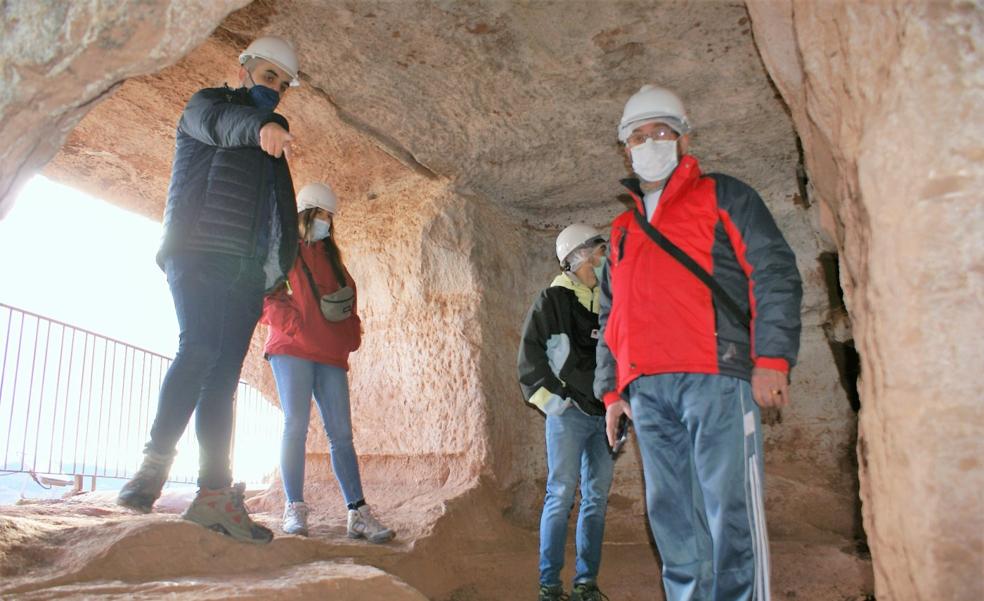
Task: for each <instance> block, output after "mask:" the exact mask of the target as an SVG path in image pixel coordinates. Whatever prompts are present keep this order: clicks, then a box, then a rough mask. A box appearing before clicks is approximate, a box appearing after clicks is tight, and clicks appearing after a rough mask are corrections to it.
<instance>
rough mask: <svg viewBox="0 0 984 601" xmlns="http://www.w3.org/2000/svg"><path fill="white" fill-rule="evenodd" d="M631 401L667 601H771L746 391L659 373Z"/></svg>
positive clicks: (728, 381)
mask: <svg viewBox="0 0 984 601" xmlns="http://www.w3.org/2000/svg"><path fill="white" fill-rule="evenodd" d="M629 396H630V403H631V405H632V416H633V425H634V427H635V431H636V436H637V438H638V442H639V449H640V451H641V455H642V466H643V472H644V475H645V481H646V508H647V511H648V513H649V524H650V526H651V527H652V531H653V535H654V536H655V538H656V546H657V547H658V548H659V554H660V556H661V557H662V560H663V587H664V589H665V590H666V599H667V601H725V600H726V601H752V600H759V599H767V598H768V586H769V554H768V535H767V534H766V530H765V513H764V506H763V502H762V470H763V464H762V432H761V428H760V425H759V409H758V406H757V405H756V404H755V402H754V401H753V400H752V394H751V386H750V385H749V383H748V382H746V381H745V380H741V379H738V378H732V377H729V376H719V375H708V374H684V373H671V374H660V375H655V376H643V377H641V378H639V379H637V380H635V381H634V382H633V383H632V384H630V385H629Z"/></svg>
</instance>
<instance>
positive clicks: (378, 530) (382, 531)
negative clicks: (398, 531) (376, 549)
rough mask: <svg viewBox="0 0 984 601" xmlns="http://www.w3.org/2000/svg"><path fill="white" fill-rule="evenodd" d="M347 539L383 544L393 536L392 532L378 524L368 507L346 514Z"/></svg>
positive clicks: (351, 510)
mask: <svg viewBox="0 0 984 601" xmlns="http://www.w3.org/2000/svg"><path fill="white" fill-rule="evenodd" d="M348 535H349V538H365V539H366V540H368V541H369V542H371V543H385V542H386V541H388V540H391V539H392V538H393V536H394V534H393V531H392V530H390V529H389V528H387V527H386V526H383V525H382V524H380V523H379V520H377V519H376V518H375V517H374V516H373V515H372V511H370V509H369V506H368V505H363V506H362V507H359V508H358V509H349V512H348Z"/></svg>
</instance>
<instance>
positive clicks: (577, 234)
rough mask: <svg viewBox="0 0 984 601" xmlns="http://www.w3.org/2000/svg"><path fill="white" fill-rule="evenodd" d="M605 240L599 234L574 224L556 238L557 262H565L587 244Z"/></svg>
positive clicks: (586, 227) (591, 229)
mask: <svg viewBox="0 0 984 601" xmlns="http://www.w3.org/2000/svg"><path fill="white" fill-rule="evenodd" d="M604 241H605V238H604V237H603V236H602V235H601V232H599V231H598V230H596V229H595V228H593V227H591V226H590V225H585V224H583V223H574V224H571V225H569V226H567V227H565V228H564V231H562V232H560V235H559V236H557V260H558V261H560V263H561V264H564V263H566V262H567V258H568V257H569V256H570V254H571V253H572V252H574V251H575V250H577V249H579V248H581V247H583V246H586V245H588V244H591V245H594V244H596V243H601V242H604Z"/></svg>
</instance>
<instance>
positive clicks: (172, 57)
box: [0, 0, 248, 218]
mask: <svg viewBox="0 0 984 601" xmlns="http://www.w3.org/2000/svg"><path fill="white" fill-rule="evenodd" d="M247 2H248V0H222V1H220V2H212V1H208V0H206V1H202V0H173V1H171V2H165V1H158V2H141V3H107V2H97V1H94V0H93V1H82V2H56V3H47V2H5V3H4V4H3V25H2V29H0V137H2V138H3V139H4V140H6V143H5V144H4V145H3V147H2V148H0V218H2V217H3V216H4V215H6V213H7V211H8V210H9V208H10V206H11V204H10V203H11V202H13V198H14V196H15V194H16V193H17V191H18V190H19V188H20V186H21V185H22V184H23V183H24V182H25V181H26V179H27V178H28V177H29V176H30V175H32V174H33V173H34V172H35V171H37V170H38V169H40V168H41V167H43V166H44V165H45V164H46V163H47V162H48V161H49V160H50V159H51V158H52V157H53V156H54V155H55V153H56V152H58V150H59V148H61V146H62V144H63V142H64V141H65V137H66V136H67V135H68V133H69V132H70V131H71V130H72V128H73V127H75V126H76V125H77V124H78V123H79V121H80V120H81V119H82V118H83V117H84V116H85V115H86V113H88V112H89V111H90V110H91V109H92V107H93V106H95V105H96V104H98V103H99V102H100V101H102V100H104V99H105V98H107V97H108V96H109V95H110V94H111V93H112V92H113V91H114V90H115V89H117V88H118V87H119V86H120V84H122V83H123V81H125V80H126V79H127V78H130V77H134V76H138V75H145V74H148V73H154V72H156V71H159V70H161V69H163V68H165V67H167V66H168V65H170V64H172V63H174V62H175V61H176V60H178V59H179V58H181V57H182V56H184V55H185V54H186V53H187V52H188V51H189V50H191V49H192V48H194V47H195V46H198V45H199V44H201V43H202V42H203V41H204V40H205V38H206V37H207V36H208V35H209V34H210V33H211V32H212V30H213V29H215V26H216V25H217V24H218V23H219V21H221V20H222V18H223V17H225V16H226V15H227V14H229V12H230V11H232V10H234V9H236V8H239V7H241V6H243V5H245V4H246V3H247Z"/></svg>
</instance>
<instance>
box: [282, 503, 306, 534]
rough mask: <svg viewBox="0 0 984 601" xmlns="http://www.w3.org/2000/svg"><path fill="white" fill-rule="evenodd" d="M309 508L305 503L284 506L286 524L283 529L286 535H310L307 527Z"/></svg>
mask: <svg viewBox="0 0 984 601" xmlns="http://www.w3.org/2000/svg"><path fill="white" fill-rule="evenodd" d="M307 517H308V506H307V503H305V502H304V501H295V502H294V503H287V505H285V506H284V524H283V526H281V529H282V530H283V531H284V533H285V534H299V535H301V536H307V535H308V526H307Z"/></svg>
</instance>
